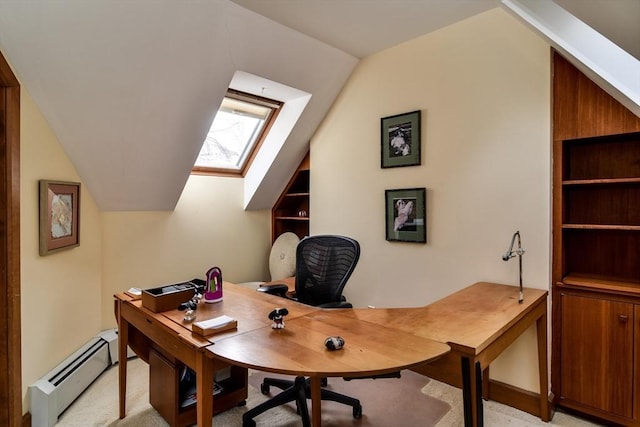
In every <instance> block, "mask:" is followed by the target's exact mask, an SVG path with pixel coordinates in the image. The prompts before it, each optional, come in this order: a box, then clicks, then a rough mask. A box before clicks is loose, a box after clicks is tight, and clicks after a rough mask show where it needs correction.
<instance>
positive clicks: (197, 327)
mask: <svg viewBox="0 0 640 427" xmlns="http://www.w3.org/2000/svg"><path fill="white" fill-rule="evenodd" d="M237 327H238V321H237V320H236V319H234V318H233V317H229V316H226V315H223V316H218V317H214V318H213V319H207V320H202V321H200V322H195V323H194V324H193V327H192V330H193V332H196V333H198V334H200V335H204V336H207V335H211V334H215V333H216V332H224V331H226V330H229V329H234V328H237Z"/></svg>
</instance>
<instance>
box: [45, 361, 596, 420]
mask: <svg viewBox="0 0 640 427" xmlns="http://www.w3.org/2000/svg"><path fill="white" fill-rule="evenodd" d="M263 376H264V375H263V374H262V373H260V372H251V374H250V377H249V397H248V399H247V405H246V406H245V407H237V408H233V409H231V410H229V411H226V412H224V413H222V414H220V415H217V416H215V417H214V418H213V423H214V425H215V426H223V427H240V426H242V414H243V413H244V412H245V411H246V410H247V408H251V407H253V406H255V405H257V404H259V403H260V402H262V401H264V400H265V399H266V398H267V397H266V396H263V395H262V394H261V393H260V391H259V388H257V387H256V386H259V384H260V381H261V379H262V377H263ZM127 379H128V380H127V416H126V417H125V418H124V419H122V420H119V419H118V369H117V366H114V367H111V368H110V369H108V370H107V371H105V372H104V373H103V374H102V375H101V376H100V377H99V378H98V379H97V380H96V381H95V382H94V383H93V384H92V385H91V387H89V388H88V389H87V390H86V391H85V392H84V393H83V394H82V395H81V396H80V397H79V398H78V399H77V400H76V401H75V402H74V403H73V404H72V405H71V406H70V407H69V408H68V409H67V410H66V411H65V412H64V413H63V414H62V415H61V416H60V419H59V420H58V423H57V424H56V426H59V427H88V426H118V427H120V426H131V427H166V426H167V425H168V424H167V423H166V422H165V421H164V420H163V419H162V418H161V417H160V415H158V413H157V412H156V411H155V410H154V409H153V407H151V405H150V404H149V397H148V387H149V367H148V365H147V364H146V363H144V362H143V361H141V360H139V359H132V360H130V361H129V366H128V377H127ZM383 382H384V383H383ZM329 385H330V387H332V389H335V390H337V391H339V392H344V393H346V394H349V395H351V396H356V397H357V398H359V399H360V401H361V403H362V406H363V416H362V418H361V419H358V420H356V419H353V418H352V417H351V409H350V408H348V407H345V406H342V405H339V404H335V403H333V402H323V406H322V407H323V425H325V426H328V427H336V426H362V427H366V426H378V427H391V426H406V427H411V426H435V427H459V426H462V425H463V424H464V423H463V419H462V392H461V391H460V390H459V389H456V388H454V387H450V386H448V385H446V384H442V383H440V382H438V381H435V380H430V379H429V378H426V377H423V376H421V375H418V374H415V373H413V372H410V371H403V375H402V379H399V380H397V379H383V380H357V381H350V382H346V381H342V380H341V379H332V380H330V381H329ZM272 391H273V392H277V390H276V389H275V388H274V389H272ZM484 414H485V426H488V427H494V426H495V427H503V426H510V427H528V426H562V427H579V426H580V427H583V426H584V427H586V426H597V425H596V424H591V423H588V422H586V421H583V420H580V419H578V418H574V417H571V416H569V415H567V414H565V413H562V412H556V414H555V415H554V417H553V420H552V421H551V422H550V423H544V422H542V421H541V420H540V419H539V418H536V417H533V416H531V415H529V414H527V413H524V412H521V411H517V410H515V409H513V408H510V407H508V406H504V405H500V404H498V403H495V402H485V404H484ZM255 420H256V422H257V423H258V426H268V427H276V426H277V427H299V426H300V425H301V424H302V423H301V422H300V418H299V417H298V416H297V415H296V413H295V406H294V404H292V405H291V406H286V405H285V406H281V407H278V408H274V409H272V410H270V411H268V412H266V413H265V414H262V415H260V416H259V417H256V419H255Z"/></svg>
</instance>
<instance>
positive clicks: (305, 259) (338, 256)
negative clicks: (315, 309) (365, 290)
mask: <svg viewBox="0 0 640 427" xmlns="http://www.w3.org/2000/svg"><path fill="white" fill-rule="evenodd" d="M359 258H360V245H359V244H358V242H357V241H355V240H353V239H351V238H349V237H345V236H334V235H316V236H308V237H305V238H303V239H302V240H300V243H298V247H297V249H296V297H297V299H298V301H300V302H302V303H304V304H309V305H320V304H327V303H333V302H339V301H341V300H342V290H343V289H344V286H345V285H346V284H347V280H349V277H350V276H351V273H352V272H353V270H354V269H355V267H356V264H357V263H358V259H359Z"/></svg>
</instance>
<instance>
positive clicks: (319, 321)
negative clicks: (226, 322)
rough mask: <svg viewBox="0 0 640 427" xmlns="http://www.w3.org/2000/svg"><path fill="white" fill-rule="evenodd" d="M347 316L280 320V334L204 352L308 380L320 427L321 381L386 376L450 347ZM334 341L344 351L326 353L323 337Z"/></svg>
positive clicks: (253, 335)
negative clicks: (339, 341) (340, 340)
mask: <svg viewBox="0 0 640 427" xmlns="http://www.w3.org/2000/svg"><path fill="white" fill-rule="evenodd" d="M345 311H347V312H348V311H351V310H350V309H347V310H336V309H328V310H317V311H314V312H311V313H309V314H307V315H305V316H301V317H297V318H293V319H288V317H287V318H285V322H286V323H285V328H284V329H271V328H262V329H256V330H253V331H251V332H247V333H246V334H242V335H236V336H233V337H228V338H225V339H221V340H217V341H216V343H215V344H214V345H211V346H209V347H207V350H209V351H210V352H211V353H212V354H213V356H214V357H216V358H219V359H221V360H223V361H225V362H227V363H231V364H233V365H239V366H242V367H245V368H253V369H258V370H261V371H266V372H275V373H280V374H289V375H295V376H304V377H310V379H311V412H312V417H311V418H312V425H313V426H314V427H317V426H320V425H321V422H322V419H321V418H322V417H321V413H322V412H321V402H322V400H321V391H320V390H321V388H320V384H321V379H322V378H323V377H345V376H346V377H366V376H371V375H378V374H386V373H390V372H395V371H399V370H402V369H408V368H412V367H414V366H417V365H420V364H423V363H426V362H430V361H432V360H435V359H437V358H438V357H440V356H442V355H443V354H446V353H447V352H449V346H448V345H445V344H442V343H439V342H436V341H433V340H430V339H426V338H423V337H420V336H417V335H414V334H412V333H409V332H404V331H400V330H398V329H394V328H388V327H385V326H381V325H376V324H373V323H370V322H366V321H361V320H359V319H357V318H354V317H351V316H348V315H344V313H345ZM333 335H339V336H341V337H342V338H344V340H345V346H344V347H343V348H342V349H341V350H338V351H329V350H327V349H326V348H325V346H324V340H325V338H326V337H328V336H333Z"/></svg>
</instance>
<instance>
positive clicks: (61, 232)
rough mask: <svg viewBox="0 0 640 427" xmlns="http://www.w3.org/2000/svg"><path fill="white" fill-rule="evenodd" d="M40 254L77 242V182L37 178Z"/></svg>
mask: <svg viewBox="0 0 640 427" xmlns="http://www.w3.org/2000/svg"><path fill="white" fill-rule="evenodd" d="M39 184H40V255H41V256H43V255H49V254H51V253H53V252H57V251H61V250H63V249H69V248H73V247H76V246H79V245H80V183H79V182H63V181H48V180H40V182H39Z"/></svg>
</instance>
